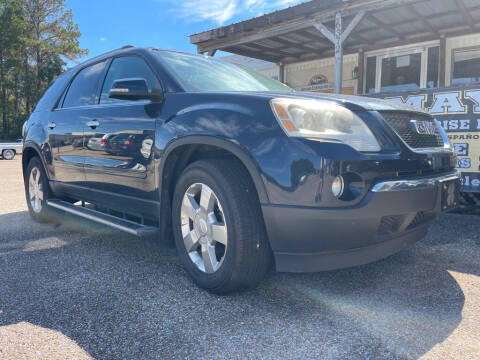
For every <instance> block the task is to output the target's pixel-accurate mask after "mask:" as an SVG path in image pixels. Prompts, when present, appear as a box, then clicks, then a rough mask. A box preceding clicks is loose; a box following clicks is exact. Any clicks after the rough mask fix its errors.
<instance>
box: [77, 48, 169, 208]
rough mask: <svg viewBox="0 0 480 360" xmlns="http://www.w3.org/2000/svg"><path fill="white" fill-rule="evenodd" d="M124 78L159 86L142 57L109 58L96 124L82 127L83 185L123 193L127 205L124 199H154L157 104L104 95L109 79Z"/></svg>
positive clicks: (152, 87)
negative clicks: (83, 144)
mask: <svg viewBox="0 0 480 360" xmlns="http://www.w3.org/2000/svg"><path fill="white" fill-rule="evenodd" d="M127 78H142V79H145V80H146V82H147V85H148V88H149V90H150V91H151V90H153V89H158V88H160V82H159V81H158V79H157V77H156V76H155V74H154V72H153V71H152V69H151V68H150V67H149V65H148V64H147V63H146V62H145V60H144V59H143V58H141V57H139V56H136V55H125V56H120V57H116V58H114V59H113V60H112V62H111V64H110V67H109V69H108V72H107V75H106V77H105V81H104V83H103V86H102V90H101V94H100V101H99V105H98V106H97V107H96V108H95V111H94V113H95V115H94V118H95V119H96V121H97V125H98V126H96V127H95V128H91V127H88V126H87V127H85V141H86V143H87V146H86V149H85V175H86V185H87V187H88V188H90V189H92V190H100V191H102V193H105V192H110V193H113V194H115V195H117V197H120V198H122V196H123V199H124V200H125V201H127V203H128V199H129V197H136V198H138V199H139V200H157V199H158V197H157V192H156V191H155V172H154V164H153V156H152V150H153V144H154V141H155V123H156V119H157V118H158V117H159V116H160V113H161V108H162V105H161V104H157V103H152V102H151V101H150V100H138V101H130V100H128V101H126V100H118V99H111V98H109V97H108V94H109V91H110V89H111V87H112V85H113V82H114V81H115V80H119V79H127ZM99 139H100V140H99Z"/></svg>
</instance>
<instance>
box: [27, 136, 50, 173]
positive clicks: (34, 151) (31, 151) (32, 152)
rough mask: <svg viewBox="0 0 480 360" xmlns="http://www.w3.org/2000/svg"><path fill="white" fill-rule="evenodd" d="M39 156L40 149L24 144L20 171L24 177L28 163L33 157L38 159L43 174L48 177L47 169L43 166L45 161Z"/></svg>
mask: <svg viewBox="0 0 480 360" xmlns="http://www.w3.org/2000/svg"><path fill="white" fill-rule="evenodd" d="M40 154H41V152H40V149H39V148H37V146H36V145H35V144H32V143H27V144H25V147H24V148H23V151H22V171H23V174H24V175H25V171H26V170H27V167H28V163H29V162H30V160H31V159H32V158H33V157H38V158H39V159H40V161H41V162H42V165H43V168H44V170H45V173H46V174H47V175H48V173H47V167H46V166H45V161H44V159H43V158H42V156H41V155H40Z"/></svg>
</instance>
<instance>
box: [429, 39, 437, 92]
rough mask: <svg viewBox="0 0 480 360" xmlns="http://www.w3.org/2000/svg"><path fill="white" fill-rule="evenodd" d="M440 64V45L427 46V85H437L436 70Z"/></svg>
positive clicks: (434, 86) (432, 86) (430, 86)
mask: <svg viewBox="0 0 480 360" xmlns="http://www.w3.org/2000/svg"><path fill="white" fill-rule="evenodd" d="M439 65H440V47H439V46H435V47H431V48H428V63H427V87H428V88H436V87H438V71H439Z"/></svg>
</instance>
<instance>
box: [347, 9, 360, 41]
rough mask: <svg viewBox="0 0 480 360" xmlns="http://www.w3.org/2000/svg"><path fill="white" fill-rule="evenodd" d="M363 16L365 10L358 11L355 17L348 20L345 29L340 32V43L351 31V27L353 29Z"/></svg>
mask: <svg viewBox="0 0 480 360" xmlns="http://www.w3.org/2000/svg"><path fill="white" fill-rule="evenodd" d="M364 16H365V11H360V12H359V13H358V14H357V15H355V17H354V18H353V19H352V21H350V24H348V26H347V28H346V29H345V31H344V32H343V33H342V43H343V42H344V41H345V40H346V39H347V38H348V36H349V35H350V34H351V33H352V31H353V29H355V28H356V27H357V25H358V23H359V22H360V21H361V20H362V19H363V17H364Z"/></svg>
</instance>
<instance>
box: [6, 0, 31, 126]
mask: <svg viewBox="0 0 480 360" xmlns="http://www.w3.org/2000/svg"><path fill="white" fill-rule="evenodd" d="M24 28H25V18H24V14H23V9H22V6H21V4H20V2H19V1H16V0H0V94H1V95H0V96H1V100H0V101H1V102H0V106H1V112H2V129H3V133H4V134H5V133H7V132H8V130H9V129H8V122H7V116H8V110H9V101H8V98H7V96H8V94H7V93H8V91H9V89H11V88H13V87H14V82H12V75H13V74H14V73H15V71H14V70H15V69H16V68H17V67H18V65H19V62H18V55H19V53H20V51H21V48H22V45H23V41H22V35H23V29H24Z"/></svg>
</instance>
